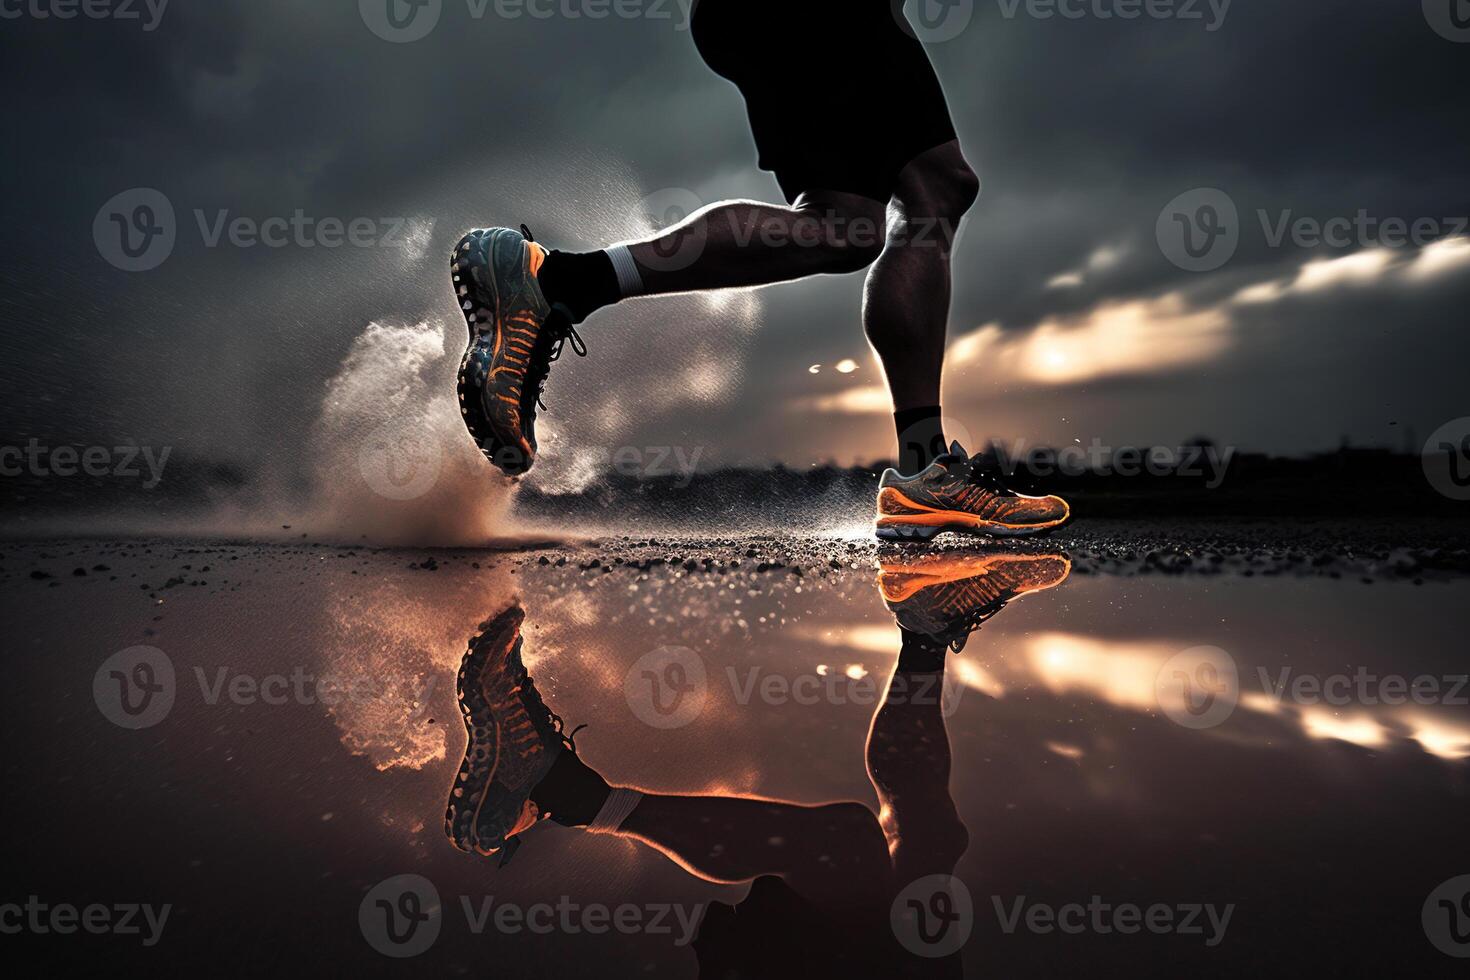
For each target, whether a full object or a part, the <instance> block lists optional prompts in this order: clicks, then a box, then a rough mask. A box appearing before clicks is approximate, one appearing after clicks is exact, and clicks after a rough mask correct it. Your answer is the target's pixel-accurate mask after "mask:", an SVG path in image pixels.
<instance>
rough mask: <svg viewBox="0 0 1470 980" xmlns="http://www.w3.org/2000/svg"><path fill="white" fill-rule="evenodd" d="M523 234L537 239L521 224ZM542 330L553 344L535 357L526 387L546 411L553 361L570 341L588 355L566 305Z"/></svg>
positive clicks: (556, 310)
mask: <svg viewBox="0 0 1470 980" xmlns="http://www.w3.org/2000/svg"><path fill="white" fill-rule="evenodd" d="M521 234H522V235H524V236H525V238H526V241H528V242H534V241H535V240H536V236H535V235H534V234H532V233H531V229H530V228H528V227H526V226H525V225H521ZM558 313H559V314H560V315H559V316H558V315H556V314H558ZM541 330H542V333H543V336H546V337H549V338H550V343H551V346H550V348H549V349H548V350H547V352H546V357H545V358H535V359H534V361H533V363H532V365H531V369H530V370H529V371H528V372H527V381H528V382H529V383H528V384H527V385H526V389H527V391H534V392H536V407H537V408H539V409H541V410H542V411H543V412H544V411H546V402H544V401H542V399H541V396H542V395H543V394H545V393H546V381H547V378H548V377H550V375H551V362H552V361H558V360H561V355H562V351H563V350H564V349H565V348H566V345H567V342H568V341H570V342H571V345H572V351H573V353H575V354H576V355H577V356H578V357H586V356H587V343H586V341H584V340H583V339H582V335H581V334H579V333H577V328H576V327H575V326H574V325H573V324H572V318H571V316H570V315H569V313H568V312H567V310H566V307H564V306H561V305H560V304H558V305H557V306H555V307H553V315H552V316H550V317H548V318H547V320H546V323H544V324H543V325H542V327H541ZM538 346H539V344H538Z"/></svg>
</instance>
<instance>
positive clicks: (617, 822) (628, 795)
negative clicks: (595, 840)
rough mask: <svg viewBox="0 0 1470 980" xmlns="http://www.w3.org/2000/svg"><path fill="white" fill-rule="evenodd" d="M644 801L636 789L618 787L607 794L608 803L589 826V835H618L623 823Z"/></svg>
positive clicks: (603, 805) (604, 804)
mask: <svg viewBox="0 0 1470 980" xmlns="http://www.w3.org/2000/svg"><path fill="white" fill-rule="evenodd" d="M642 801H643V794H642V793H640V792H638V791H637V790H636V789H624V788H623V787H621V786H620V787H618V788H617V789H615V790H613V791H612V792H610V793H608V794H607V802H605V803H603V804H602V809H601V810H598V811H597V816H596V817H595V818H593V820H592V822H591V823H590V824H588V825H587V833H589V834H616V833H617V832H618V828H619V827H621V826H622V825H623V821H624V820H627V819H628V815H629V814H630V813H632V812H633V810H634V809H635V808H636V807H637V806H638V804H639V803H640V802H642Z"/></svg>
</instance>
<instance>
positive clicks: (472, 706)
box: [444, 605, 576, 866]
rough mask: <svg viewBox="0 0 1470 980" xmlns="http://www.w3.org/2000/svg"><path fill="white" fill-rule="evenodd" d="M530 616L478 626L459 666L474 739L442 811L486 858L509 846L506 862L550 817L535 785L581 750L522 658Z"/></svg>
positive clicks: (511, 614)
mask: <svg viewBox="0 0 1470 980" xmlns="http://www.w3.org/2000/svg"><path fill="white" fill-rule="evenodd" d="M524 619H525V613H524V612H523V611H522V610H521V607H520V606H518V605H516V606H511V607H510V608H509V609H507V610H506V611H505V612H503V613H501V614H500V615H498V616H496V617H495V618H494V619H491V620H489V621H487V622H485V623H482V624H480V633H479V635H478V636H476V637H474V638H473V639H471V640H470V644H469V650H468V651H467V652H466V653H465V656H464V660H463V662H461V664H460V667H459V678H458V681H457V683H456V690H457V693H458V695H459V710H460V712H461V713H462V714H463V715H464V727H465V732H466V733H467V735H468V736H469V741H468V744H467V745H466V746H465V755H464V762H463V764H461V765H460V767H459V775H457V776H456V777H455V780H454V787H453V788H452V789H451V790H450V793H449V806H448V808H447V809H446V811H445V813H444V831H445V833H447V834H448V835H449V839H450V840H451V841H453V842H454V846H455V847H457V848H459V849H460V850H462V851H469V852H473V853H476V854H480V855H482V856H489V855H491V854H495V853H497V852H502V851H503V853H502V855H501V862H500V863H501V865H502V866H504V865H505V864H506V862H508V861H509V860H510V857H511V855H512V854H513V853H515V849H516V847H517V846H519V844H520V840H519V838H518V837H517V835H518V834H521V833H523V832H524V831H526V830H527V829H529V828H530V827H532V826H534V825H535V824H536V823H537V822H538V821H539V820H542V819H544V818H545V817H547V816H549V814H546V813H542V812H541V809H540V808H539V807H538V806H537V805H536V803H535V802H534V801H533V800H532V799H531V792H532V790H533V789H535V787H536V785H537V784H538V783H539V782H541V780H542V779H544V778H545V776H546V774H547V772H549V771H550V770H551V767H552V764H553V763H555V762H556V760H557V758H558V757H559V756H560V755H561V754H562V752H564V751H567V750H569V749H570V750H573V751H575V745H574V744H573V742H572V738H573V736H575V735H576V731H573V732H571V733H570V734H564V733H563V725H562V720H561V718H559V717H558V716H557V715H555V714H554V713H553V712H552V711H551V709H549V708H547V707H546V702H544V701H543V700H541V695H540V694H539V693H538V692H537V691H536V685H535V682H533V681H532V680H531V677H530V675H529V674H528V673H527V672H526V668H525V665H524V664H523V663H522V662H521V633H520V630H521V622H522V621H523V620H524Z"/></svg>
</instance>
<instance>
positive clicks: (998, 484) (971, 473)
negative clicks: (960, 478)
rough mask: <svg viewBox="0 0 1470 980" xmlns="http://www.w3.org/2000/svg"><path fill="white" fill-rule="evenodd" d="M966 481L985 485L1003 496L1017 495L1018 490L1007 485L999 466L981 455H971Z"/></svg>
mask: <svg viewBox="0 0 1470 980" xmlns="http://www.w3.org/2000/svg"><path fill="white" fill-rule="evenodd" d="M965 482H966V483H968V484H970V485H971V486H977V487H983V488H984V489H986V490H989V491H990V492H991V493H994V494H996V495H998V496H1001V497H1014V496H1015V495H1016V491H1014V490H1012V489H1011V488H1010V487H1008V486H1006V485H1005V480H1004V478H1003V477H1002V476H1001V473H1000V471H999V468H998V467H997V466H996V465H995V464H994V463H993V462H992V461H990V460H988V459H985V458H983V457H980V456H971V457H970V459H969V463H968V470H967V472H966V473H965Z"/></svg>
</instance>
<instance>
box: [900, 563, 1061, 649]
mask: <svg viewBox="0 0 1470 980" xmlns="http://www.w3.org/2000/svg"><path fill="white" fill-rule="evenodd" d="M879 569H880V571H879V572H878V589H879V591H881V592H882V593H883V601H884V603H886V604H887V606H888V609H889V611H891V612H892V613H893V615H894V618H895V619H897V620H898V624H899V625H900V626H902V627H903V628H904V629H906V630H911V631H913V632H915V633H922V634H923V635H924V636H928V637H932V638H933V639H935V640H937V641H939V642H941V643H943V644H945V645H946V646H948V647H949V648H950V649H952V650H954V652H955V653H959V652H960V650H962V649H964V646H965V643H966V641H967V640H969V638H970V634H971V633H973V632H974V631H975V630H977V629H979V628H980V624H981V623H984V622H985V621H986V620H988V619H990V618H991V617H992V616H994V615H995V614H996V613H998V612H1000V611H1001V610H1002V609H1004V608H1005V606H1006V603H1008V602H1010V601H1011V600H1012V599H1015V598H1017V597H1019V596H1023V595H1026V594H1027V593H1029V592H1040V591H1041V590H1042V589H1050V588H1053V587H1055V586H1058V585H1061V584H1062V583H1063V582H1065V581H1066V580H1067V576H1068V575H1069V574H1070V573H1071V571H1072V563H1071V561H1069V560H1068V559H1067V558H1066V556H1064V555H1011V554H1004V555H996V554H988V555H985V554H965V553H963V552H956V553H953V554H934V555H924V556H923V557H920V558H915V559H907V560H899V559H895V560H892V561H882V562H880V563H879Z"/></svg>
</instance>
